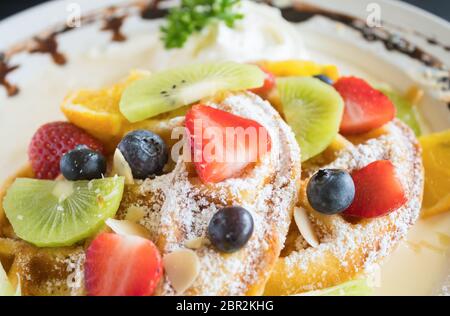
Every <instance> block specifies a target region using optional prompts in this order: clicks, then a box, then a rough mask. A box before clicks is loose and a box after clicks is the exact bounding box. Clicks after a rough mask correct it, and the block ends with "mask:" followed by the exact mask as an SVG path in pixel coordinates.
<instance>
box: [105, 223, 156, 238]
mask: <svg viewBox="0 0 450 316" xmlns="http://www.w3.org/2000/svg"><path fill="white" fill-rule="evenodd" d="M105 223H106V225H108V227H109V228H111V229H112V230H113V232H115V233H116V234H119V235H125V236H127V235H128V236H130V235H131V236H139V237H143V238H147V239H149V238H150V232H149V231H148V230H147V229H145V227H144V226H142V225H139V224H137V223H133V222H131V221H127V220H118V219H113V218H108V219H107V220H106V222H105Z"/></svg>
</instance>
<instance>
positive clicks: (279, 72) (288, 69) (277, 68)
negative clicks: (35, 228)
mask: <svg viewBox="0 0 450 316" xmlns="http://www.w3.org/2000/svg"><path fill="white" fill-rule="evenodd" d="M257 64H258V65H261V66H263V67H264V68H265V69H267V70H268V71H269V72H271V73H273V74H274V75H275V76H278V77H290V76H315V75H326V76H328V77H329V78H331V79H333V80H336V79H338V77H339V72H338V69H337V67H336V66H334V65H321V64H317V63H315V62H313V61H309V60H294V59H291V60H282V61H260V62H258V63H257Z"/></svg>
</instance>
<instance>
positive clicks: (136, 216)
mask: <svg viewBox="0 0 450 316" xmlns="http://www.w3.org/2000/svg"><path fill="white" fill-rule="evenodd" d="M126 213H127V215H125V219H126V220H127V221H130V222H133V223H137V222H139V221H140V220H141V219H142V218H144V216H145V210H144V209H143V208H142V207H139V206H130V207H129V208H127V210H126Z"/></svg>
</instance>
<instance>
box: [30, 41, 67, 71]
mask: <svg viewBox="0 0 450 316" xmlns="http://www.w3.org/2000/svg"><path fill="white" fill-rule="evenodd" d="M57 35H58V34H57V33H51V34H50V35H48V36H46V37H38V36H37V37H35V38H34V47H32V48H31V49H30V50H29V52H30V53H31V54H35V53H41V54H50V56H51V57H52V59H53V61H54V62H55V64H57V65H65V64H66V62H67V60H66V57H65V56H64V55H63V54H62V53H60V52H59V51H58V42H57V41H56V36H57Z"/></svg>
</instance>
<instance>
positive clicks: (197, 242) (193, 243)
mask: <svg viewBox="0 0 450 316" xmlns="http://www.w3.org/2000/svg"><path fill="white" fill-rule="evenodd" d="M204 244H205V238H203V237H197V238H194V239H190V240H188V241H186V242H185V243H184V245H185V246H186V247H188V248H189V249H199V248H200V247H201V246H203V245H204Z"/></svg>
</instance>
